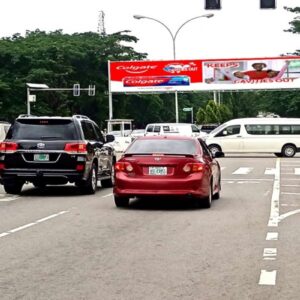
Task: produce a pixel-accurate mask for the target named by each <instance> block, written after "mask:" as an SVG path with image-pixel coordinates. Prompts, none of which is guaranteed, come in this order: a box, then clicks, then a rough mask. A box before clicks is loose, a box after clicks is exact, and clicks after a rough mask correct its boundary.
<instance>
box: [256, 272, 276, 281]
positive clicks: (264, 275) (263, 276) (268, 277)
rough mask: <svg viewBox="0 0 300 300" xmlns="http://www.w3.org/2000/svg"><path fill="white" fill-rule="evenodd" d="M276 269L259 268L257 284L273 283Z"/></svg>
mask: <svg viewBox="0 0 300 300" xmlns="http://www.w3.org/2000/svg"><path fill="white" fill-rule="evenodd" d="M276 275H277V271H276V270H274V271H267V270H261V273H260V278H259V282H258V284H260V285H275V284H276Z"/></svg>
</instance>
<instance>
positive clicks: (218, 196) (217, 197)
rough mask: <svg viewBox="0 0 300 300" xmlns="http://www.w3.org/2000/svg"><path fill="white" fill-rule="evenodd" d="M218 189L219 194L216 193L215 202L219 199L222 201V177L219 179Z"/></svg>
mask: <svg viewBox="0 0 300 300" xmlns="http://www.w3.org/2000/svg"><path fill="white" fill-rule="evenodd" d="M218 188H219V190H218V192H217V193H215V194H214V195H213V197H212V198H213V200H218V199H220V196H221V177H220V178H219V182H218Z"/></svg>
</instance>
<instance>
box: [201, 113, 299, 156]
mask: <svg viewBox="0 0 300 300" xmlns="http://www.w3.org/2000/svg"><path fill="white" fill-rule="evenodd" d="M205 142H206V144H207V145H208V147H209V149H210V150H211V152H212V153H215V152H217V151H223V152H224V153H226V152H227V153H274V154H275V155H276V156H278V157H282V156H284V157H293V156H294V155H295V154H296V153H297V152H299V151H300V118H299V119H298V118H244V119H234V120H231V121H228V122H226V123H224V124H222V125H220V126H219V127H217V128H216V129H214V130H213V131H212V132H211V133H210V134H208V135H207V136H206V137H205Z"/></svg>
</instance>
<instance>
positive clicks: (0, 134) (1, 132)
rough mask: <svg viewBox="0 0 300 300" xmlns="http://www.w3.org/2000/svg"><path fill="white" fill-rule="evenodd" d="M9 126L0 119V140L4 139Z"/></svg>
mask: <svg viewBox="0 0 300 300" xmlns="http://www.w3.org/2000/svg"><path fill="white" fill-rule="evenodd" d="M9 127H10V123H8V122H4V121H0V141H3V140H4V139H5V136H6V134H7V131H8V129H9Z"/></svg>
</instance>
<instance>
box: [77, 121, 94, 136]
mask: <svg viewBox="0 0 300 300" xmlns="http://www.w3.org/2000/svg"><path fill="white" fill-rule="evenodd" d="M81 126H82V130H83V135H84V138H85V139H86V140H96V139H97V137H96V133H95V130H94V127H93V124H92V123H90V122H86V121H82V122H81Z"/></svg>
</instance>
